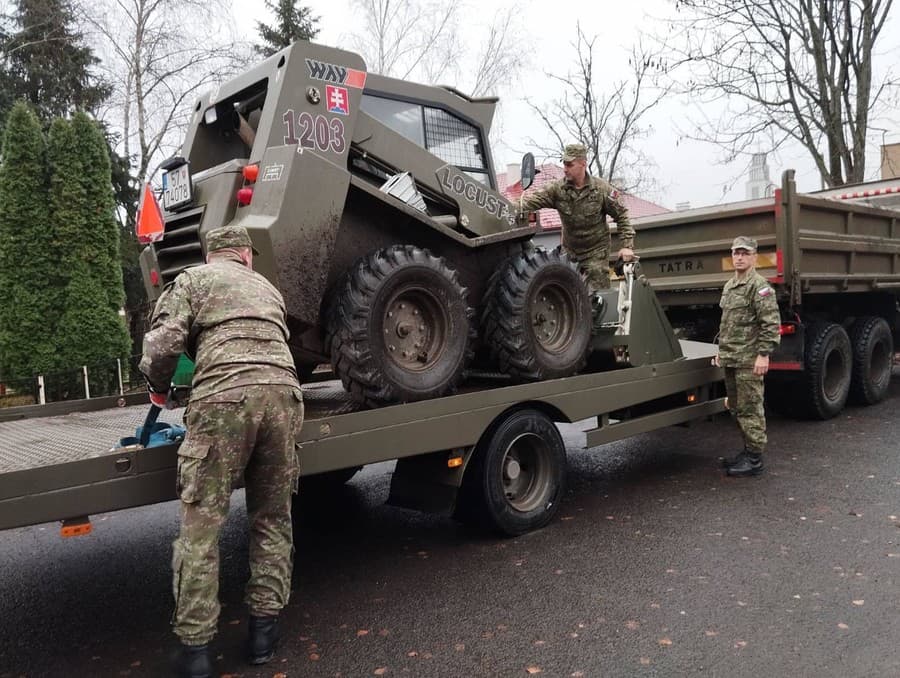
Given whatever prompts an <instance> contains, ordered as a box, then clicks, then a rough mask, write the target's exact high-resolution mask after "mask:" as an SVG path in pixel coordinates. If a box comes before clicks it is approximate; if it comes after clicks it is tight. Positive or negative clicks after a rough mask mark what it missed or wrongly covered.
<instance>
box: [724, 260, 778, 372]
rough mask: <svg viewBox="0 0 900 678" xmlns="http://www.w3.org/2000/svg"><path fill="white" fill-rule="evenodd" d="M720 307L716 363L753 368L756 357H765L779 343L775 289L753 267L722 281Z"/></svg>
mask: <svg viewBox="0 0 900 678" xmlns="http://www.w3.org/2000/svg"><path fill="white" fill-rule="evenodd" d="M719 306H721V307H722V322H721V324H720V325H719V362H720V363H721V365H722V366H723V367H752V366H753V363H754V362H755V361H756V356H758V355H763V356H767V355H769V354H771V353H772V351H774V350H775V347H776V346H778V342H779V341H780V337H779V335H778V328H779V326H780V324H781V316H780V315H779V312H778V301H777V300H776V299H775V290H774V289H772V287H771V285H769V283H768V281H767V280H766V279H765V278H763V277H762V276H761V275H760V274H759V273H757V272H756V271H755V270H754V271H749V272H748V273H747V275H745V276H744V277H743V278H738V277H737V276H734V277H732V278H731V280H729V281H728V282H727V283H725V289H723V290H722V299H721V301H720V302H719Z"/></svg>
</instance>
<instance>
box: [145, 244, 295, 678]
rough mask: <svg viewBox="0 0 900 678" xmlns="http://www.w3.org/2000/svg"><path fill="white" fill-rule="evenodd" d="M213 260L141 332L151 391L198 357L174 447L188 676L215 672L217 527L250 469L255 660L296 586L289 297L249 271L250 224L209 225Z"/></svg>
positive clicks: (155, 397)
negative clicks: (182, 430)
mask: <svg viewBox="0 0 900 678" xmlns="http://www.w3.org/2000/svg"><path fill="white" fill-rule="evenodd" d="M206 249H207V264H206V265H204V266H197V267H194V268H189V269H187V270H186V271H184V272H183V273H181V275H179V276H178V277H177V278H176V279H175V281H174V282H173V283H171V284H170V285H169V286H168V287H167V288H166V289H165V290H164V292H163V294H162V296H160V298H159V301H158V302H157V304H156V308H155V310H154V312H153V317H152V320H151V329H150V331H149V332H148V333H147V334H146V336H145V337H144V355H143V358H142V360H141V371H142V372H143V373H144V375H145V376H146V378H147V382H148V384H149V387H150V391H151V400H152V401H153V402H154V403H155V404H164V403H165V400H166V396H165V394H166V392H167V391H168V389H169V384H170V379H171V377H172V375H173V373H174V371H175V368H176V364H177V361H178V358H179V356H180V355H181V354H182V352H187V353H188V354H189V355H191V356H193V357H194V358H195V362H196V369H195V372H194V377H193V383H192V392H191V397H190V401H189V403H188V407H187V410H186V411H185V424H186V426H187V437H186V439H185V441H184V443H182V445H181V448H180V449H179V450H178V493H179V496H180V497H181V534H180V536H179V537H178V539H177V540H176V541H175V544H174V554H173V560H172V567H173V570H174V573H173V574H174V582H173V588H174V594H175V612H174V615H173V619H172V624H173V626H174V630H175V633H176V635H178V637H179V639H180V640H181V643H182V646H181V651H180V654H179V660H178V671H179V673H180V675H183V676H191V677H192V678H199V677H200V676H208V675H212V663H211V659H210V654H209V649H208V644H209V642H210V640H212V638H213V636H214V635H215V633H216V626H217V621H218V617H219V601H218V587H219V533H220V531H221V528H222V524H223V522H224V520H225V517H226V516H227V514H228V503H229V498H230V496H231V491H232V488H233V486H234V485H235V483H237V482H238V481H239V480H240V479H241V476H243V479H244V482H245V485H246V501H247V514H248V518H249V522H250V579H249V581H248V582H247V586H246V591H245V601H246V603H247V606H248V608H249V611H250V634H249V647H248V650H249V659H250V661H251V663H253V664H261V663H265V662H267V661H268V660H269V659H271V657H272V656H273V654H274V652H275V645H276V643H277V637H278V625H277V621H278V613H279V611H280V610H281V609H282V608H283V607H284V606H285V605H286V604H287V602H288V597H289V595H290V590H291V571H292V564H293V536H292V527H291V499H292V494H293V493H295V492H296V491H297V481H298V477H299V461H298V457H297V451H296V448H295V439H296V436H297V434H298V433H299V430H300V426H301V424H302V421H303V400H302V395H301V391H300V385H299V383H298V380H297V374H296V370H295V368H294V362H293V359H292V357H291V353H290V351H289V350H288V345H287V338H288V329H287V325H286V322H285V308H284V300H283V299H282V296H281V294H280V293H279V292H278V291H277V290H276V289H275V287H274V286H273V285H272V284H271V283H269V281H267V280H266V279H265V278H264V277H262V276H261V275H260V274H258V273H255V272H254V271H253V270H252V265H253V250H252V245H251V241H250V236H249V235H248V233H247V231H246V229H244V228H242V227H235V226H226V227H224V228H218V229H215V230H212V231H210V232H209V233H208V234H207V236H206Z"/></svg>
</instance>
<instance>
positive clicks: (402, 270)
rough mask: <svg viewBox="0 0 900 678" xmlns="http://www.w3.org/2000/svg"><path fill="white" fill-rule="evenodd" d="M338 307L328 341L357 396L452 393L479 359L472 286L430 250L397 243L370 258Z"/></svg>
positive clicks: (368, 399)
mask: <svg viewBox="0 0 900 678" xmlns="http://www.w3.org/2000/svg"><path fill="white" fill-rule="evenodd" d="M333 308H334V311H332V312H331V314H330V317H329V318H328V336H327V338H326V345H327V346H329V347H330V349H331V360H332V365H333V366H334V369H335V372H336V373H337V374H338V376H340V378H341V381H342V382H343V384H344V388H346V389H347V390H348V391H349V392H350V395H351V397H352V398H353V399H354V400H355V401H356V402H361V403H363V404H366V405H370V406H377V405H382V404H386V403H396V402H410V401H414V400H425V399H427V398H434V397H437V396H442V395H446V394H448V393H451V392H453V390H454V389H455V388H456V385H457V383H458V382H459V380H460V378H461V377H462V373H463V370H464V369H465V367H466V364H467V363H468V361H469V360H470V359H471V357H472V346H471V344H472V341H471V340H472V338H473V335H474V329H473V328H472V323H471V316H472V310H471V309H470V308H469V307H468V305H467V303H466V289H465V288H464V287H462V285H460V284H459V280H458V277H457V274H456V271H454V270H453V269H451V268H450V267H449V266H448V265H447V263H446V262H445V261H444V260H443V259H441V258H438V257H435V256H433V255H432V254H431V253H429V252H428V251H427V250H424V249H420V248H418V247H413V246H411V245H395V246H393V247H388V248H386V249H383V250H379V251H377V252H374V253H373V254H371V255H369V256H367V257H364V258H363V259H361V260H360V261H359V262H357V264H356V266H355V267H354V268H353V270H352V271H351V273H350V275H349V276H347V279H346V281H345V283H344V285H343V286H342V287H341V288H340V289H338V290H337V300H336V304H335V306H334V307H333Z"/></svg>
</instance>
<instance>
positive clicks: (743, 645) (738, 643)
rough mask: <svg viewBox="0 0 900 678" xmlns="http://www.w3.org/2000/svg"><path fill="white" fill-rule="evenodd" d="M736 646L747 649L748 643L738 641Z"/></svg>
mask: <svg viewBox="0 0 900 678" xmlns="http://www.w3.org/2000/svg"><path fill="white" fill-rule="evenodd" d="M734 646H735V647H747V641H746V640H737V641H735V643H734Z"/></svg>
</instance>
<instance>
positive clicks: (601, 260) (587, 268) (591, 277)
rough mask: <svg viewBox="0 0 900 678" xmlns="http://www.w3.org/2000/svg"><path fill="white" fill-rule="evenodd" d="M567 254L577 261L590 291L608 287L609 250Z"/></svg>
mask: <svg viewBox="0 0 900 678" xmlns="http://www.w3.org/2000/svg"><path fill="white" fill-rule="evenodd" d="M568 254H569V256H570V257H571V258H572V260H573V261H576V262H578V267H579V268H580V269H581V272H582V273H583V274H584V276H585V277H586V278H587V284H588V289H589V290H590V291H591V293H594V292H596V291H597V290H608V289H609V287H610V284H609V250H599V251H597V252H591V253H589V254H587V255H582V256H578V255H576V254H575V253H574V252H569V253H568Z"/></svg>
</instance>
